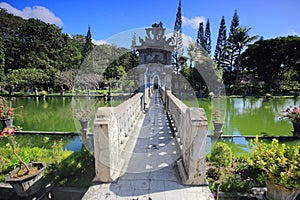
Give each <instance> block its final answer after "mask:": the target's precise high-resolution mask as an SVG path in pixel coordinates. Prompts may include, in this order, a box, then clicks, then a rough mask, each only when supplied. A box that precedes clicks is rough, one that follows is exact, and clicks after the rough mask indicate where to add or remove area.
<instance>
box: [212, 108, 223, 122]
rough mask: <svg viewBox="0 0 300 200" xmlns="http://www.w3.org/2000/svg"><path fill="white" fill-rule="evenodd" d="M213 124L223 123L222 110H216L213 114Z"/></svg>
mask: <svg viewBox="0 0 300 200" xmlns="http://www.w3.org/2000/svg"><path fill="white" fill-rule="evenodd" d="M213 122H214V123H222V120H221V112H220V110H216V111H215V112H214V113H213Z"/></svg>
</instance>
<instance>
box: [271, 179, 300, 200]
mask: <svg viewBox="0 0 300 200" xmlns="http://www.w3.org/2000/svg"><path fill="white" fill-rule="evenodd" d="M266 185H267V193H266V197H267V199H268V200H294V199H296V197H297V196H298V194H299V193H300V189H295V190H288V189H287V188H285V187H283V186H280V185H277V184H275V183H273V182H271V181H266Z"/></svg>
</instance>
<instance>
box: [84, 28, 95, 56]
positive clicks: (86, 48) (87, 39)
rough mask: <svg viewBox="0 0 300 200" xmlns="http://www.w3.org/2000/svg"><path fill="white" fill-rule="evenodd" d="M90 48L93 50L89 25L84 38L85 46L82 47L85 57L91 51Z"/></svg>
mask: <svg viewBox="0 0 300 200" xmlns="http://www.w3.org/2000/svg"><path fill="white" fill-rule="evenodd" d="M92 48H93V44H92V33H91V26H90V25H89V28H88V31H87V33H86V36H85V45H84V51H85V55H86V54H88V53H89V52H90V51H91V50H92ZM85 55H84V56H85Z"/></svg>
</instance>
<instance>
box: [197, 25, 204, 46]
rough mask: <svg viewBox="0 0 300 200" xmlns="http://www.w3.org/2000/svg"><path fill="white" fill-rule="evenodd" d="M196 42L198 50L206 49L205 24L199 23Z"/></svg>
mask: <svg viewBox="0 0 300 200" xmlns="http://www.w3.org/2000/svg"><path fill="white" fill-rule="evenodd" d="M196 42H197V49H202V48H205V41H204V28H203V22H200V23H199V29H198V34H197V39H196Z"/></svg>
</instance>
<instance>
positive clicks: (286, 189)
mask: <svg viewBox="0 0 300 200" xmlns="http://www.w3.org/2000/svg"><path fill="white" fill-rule="evenodd" d="M250 145H251V153H252V155H251V156H252V157H251V158H250V159H248V162H249V164H250V165H251V166H253V167H255V168H256V169H259V170H261V174H260V178H261V180H264V181H265V182H266V185H267V194H266V196H267V197H268V199H272V200H282V199H285V200H293V199H295V198H296V197H297V195H298V194H299V192H300V181H299V180H300V173H299V169H300V162H299V157H300V143H298V144H297V145H295V146H285V144H281V145H280V144H279V142H278V140H276V139H274V140H273V141H272V143H270V144H267V143H264V142H259V141H258V137H256V139H255V142H253V141H251V143H250Z"/></svg>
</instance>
